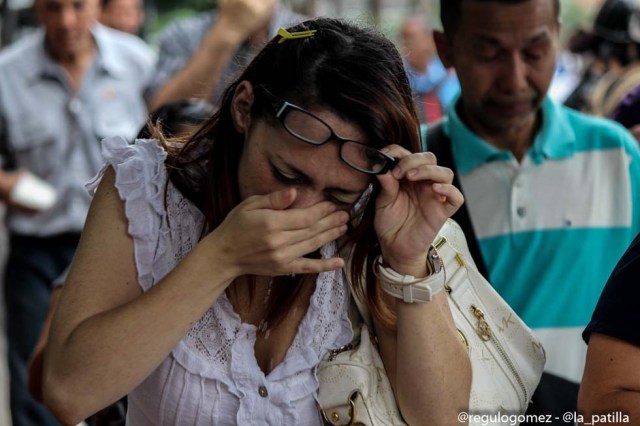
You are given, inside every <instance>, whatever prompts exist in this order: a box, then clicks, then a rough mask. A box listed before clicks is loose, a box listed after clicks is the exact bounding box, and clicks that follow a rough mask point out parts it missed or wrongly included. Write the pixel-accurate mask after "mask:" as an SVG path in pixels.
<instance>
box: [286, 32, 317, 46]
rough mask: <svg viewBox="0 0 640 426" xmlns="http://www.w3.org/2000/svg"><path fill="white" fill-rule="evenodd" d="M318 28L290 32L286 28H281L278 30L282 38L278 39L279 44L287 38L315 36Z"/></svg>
mask: <svg viewBox="0 0 640 426" xmlns="http://www.w3.org/2000/svg"><path fill="white" fill-rule="evenodd" d="M316 31H317V30H307V31H294V32H292V33H290V32H289V31H287V30H285V29H284V28H280V29H279V30H278V35H279V36H280V40H278V44H280V43H284V42H285V41H287V40H295V39H298V38H307V37H313V35H314V34H315V33H316Z"/></svg>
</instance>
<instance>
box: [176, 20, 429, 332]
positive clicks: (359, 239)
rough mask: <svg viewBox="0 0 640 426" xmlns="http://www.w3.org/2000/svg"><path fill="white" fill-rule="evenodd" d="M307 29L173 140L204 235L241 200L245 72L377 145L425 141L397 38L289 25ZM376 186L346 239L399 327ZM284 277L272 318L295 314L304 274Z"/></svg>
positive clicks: (265, 108) (359, 276)
mask: <svg viewBox="0 0 640 426" xmlns="http://www.w3.org/2000/svg"><path fill="white" fill-rule="evenodd" d="M306 30H316V33H315V34H314V35H313V36H312V37H308V38H304V39H294V40H284V41H282V40H281V37H280V36H276V37H275V38H274V39H272V40H271V41H270V42H269V43H268V44H267V45H266V46H265V47H264V48H263V49H262V50H261V51H260V53H258V55H257V56H256V57H255V58H254V59H253V61H252V62H251V63H250V64H249V65H248V66H247V67H246V69H244V71H243V72H242V73H241V74H240V75H239V76H238V77H237V78H236V79H235V81H234V82H233V83H232V84H231V85H230V86H229V87H228V88H227V89H226V90H225V92H224V94H223V97H222V99H221V103H220V107H219V109H218V110H217V112H216V113H215V114H214V115H213V116H212V117H211V118H210V119H208V120H207V121H206V122H205V123H204V124H203V126H202V127H201V128H200V129H199V130H198V131H196V132H195V133H194V134H193V135H191V137H189V138H188V140H186V141H185V142H184V144H181V145H180V147H179V148H176V145H175V144H170V145H169V146H168V152H169V156H168V160H167V167H168V168H169V176H170V179H171V181H172V183H173V184H174V185H175V186H176V187H177V188H178V189H179V190H180V191H181V192H182V193H183V194H184V195H185V196H186V197H187V198H189V199H190V200H191V201H192V202H193V203H194V204H195V205H197V206H198V207H199V208H200V209H201V210H202V212H203V213H204V216H205V218H206V223H205V228H204V229H203V231H202V235H203V236H204V235H206V234H207V233H209V232H211V231H212V230H213V229H215V228H216V227H217V226H219V225H220V224H221V223H222V221H223V220H224V219H225V217H226V216H227V214H228V213H229V212H230V211H231V210H232V209H233V208H234V207H235V206H236V205H237V204H238V203H240V201H241V200H240V195H239V187H238V185H239V184H238V164H239V161H240V156H241V155H242V150H243V144H244V135H243V134H240V133H238V132H237V131H236V129H235V127H234V125H233V121H232V117H231V103H232V99H233V97H234V94H235V91H236V88H237V86H238V84H239V83H240V82H242V81H245V80H246V81H249V82H250V83H251V84H252V85H253V86H254V87H257V86H262V87H264V88H266V89H268V91H269V92H271V93H272V94H274V95H276V96H278V97H279V98H281V99H285V100H287V101H289V102H292V103H295V104H297V105H300V106H302V107H305V108H312V107H318V108H324V109H327V110H330V111H332V112H334V113H335V114H337V115H338V116H340V117H341V118H343V119H344V120H346V121H349V122H352V123H354V124H356V125H358V126H359V127H360V128H361V129H362V130H363V131H364V133H365V135H366V140H367V141H368V143H369V144H370V145H371V146H373V147H376V148H382V147H384V146H386V145H389V144H398V145H401V146H403V147H405V148H407V149H408V150H410V151H411V152H417V151H419V150H420V135H419V120H418V117H417V114H416V109H415V106H414V103H413V99H412V96H411V89H410V87H409V82H408V80H407V77H406V74H405V71H404V68H403V63H402V59H401V57H400V55H399V53H398V51H397V50H396V48H395V46H394V45H393V43H391V42H390V41H389V40H388V39H387V38H386V37H385V36H384V35H382V34H381V33H380V32H378V31H377V30H375V29H373V28H366V27H361V26H358V25H355V24H352V23H349V22H346V21H343V20H339V19H331V18H318V19H312V20H309V21H305V22H303V23H301V24H299V25H296V26H294V27H291V28H289V29H288V31H289V32H295V31H306ZM281 41H282V42H281ZM261 92H262V91H255V92H254V93H255V97H254V102H253V105H252V108H251V116H252V120H256V121H257V120H260V119H263V120H266V121H267V122H270V123H274V124H275V123H277V121H276V118H275V115H274V112H273V111H272V109H271V108H270V106H269V103H268V99H265V97H264V95H261ZM373 182H375V179H373ZM376 183H377V182H376ZM378 192H379V188H378V186H377V185H375V184H374V189H373V193H372V196H371V200H372V201H371V202H369V203H368V204H367V205H366V207H365V208H364V211H363V212H362V219H361V220H360V221H359V224H358V225H356V226H353V227H352V228H350V230H349V231H348V234H347V236H348V243H347V244H348V246H349V247H351V248H353V250H352V258H351V277H350V278H351V280H350V281H351V283H352V286H353V288H354V290H355V291H357V292H358V293H359V294H361V295H366V298H367V301H368V305H369V307H370V309H371V311H372V314H373V315H374V317H375V318H376V319H377V320H379V321H380V322H381V323H382V324H383V325H384V326H387V327H393V325H394V323H395V318H394V316H393V314H392V312H391V310H390V309H389V308H388V306H386V305H385V303H384V301H383V299H382V295H381V292H380V290H379V289H378V286H377V285H376V283H375V276H374V274H373V269H372V267H373V260H374V258H375V256H376V255H378V254H379V253H380V247H379V243H378V240H377V238H376V235H375V232H374V229H373V219H374V209H375V203H374V202H373V201H374V200H375V197H376V195H377V194H378ZM276 280H280V281H287V284H288V285H274V286H273V290H272V292H271V297H270V300H269V303H268V305H267V314H266V317H265V321H266V322H267V323H268V324H270V325H271V326H273V324H277V323H278V322H279V321H281V320H282V319H283V318H284V317H285V316H286V315H287V313H288V311H289V308H290V307H291V305H292V303H293V302H294V300H295V298H296V295H297V294H299V291H300V289H301V284H302V279H300V278H298V279H296V280H293V281H291V279H290V278H289V277H277V278H276ZM228 294H229V297H230V298H232V301H233V298H234V297H236V295H234V293H233V291H230V292H229V293H228Z"/></svg>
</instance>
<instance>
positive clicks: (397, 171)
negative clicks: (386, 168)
mask: <svg viewBox="0 0 640 426" xmlns="http://www.w3.org/2000/svg"><path fill="white" fill-rule="evenodd" d="M391 174H393V177H394V178H396V179H400V176H402V171H401V170H400V167H394V169H393V171H392V172H391Z"/></svg>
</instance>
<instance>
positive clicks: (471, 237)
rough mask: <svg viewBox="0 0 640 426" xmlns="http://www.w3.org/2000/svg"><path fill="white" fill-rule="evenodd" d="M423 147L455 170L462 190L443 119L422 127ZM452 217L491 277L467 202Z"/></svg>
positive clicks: (485, 274) (478, 264)
mask: <svg viewBox="0 0 640 426" xmlns="http://www.w3.org/2000/svg"><path fill="white" fill-rule="evenodd" d="M421 130H422V132H421V134H422V149H423V150H425V151H430V152H432V153H433V154H434V155H435V156H436V158H437V159H438V164H439V165H440V166H444V167H448V168H449V169H451V170H452V171H453V185H454V186H455V187H456V188H458V189H459V190H460V192H462V185H460V180H459V179H458V169H457V168H456V164H455V162H454V160H453V150H452V149H451V139H450V138H449V137H448V136H447V135H446V134H445V133H444V126H443V125H442V121H439V122H438V123H435V124H432V125H430V126H428V128H427V129H426V132H425V128H424V126H423V127H422V129H421ZM451 219H453V220H455V221H456V222H457V223H458V224H459V225H460V227H461V228H462V231H463V232H464V235H465V237H466V239H467V245H468V246H469V251H470V252H471V257H472V258H473V261H474V262H475V264H476V267H477V268H478V272H480V274H482V276H483V277H485V278H486V279H487V280H488V279H489V272H488V269H487V265H486V263H485V262H484V258H483V257H482V252H481V251H480V243H478V239H477V237H476V233H475V231H474V229H473V224H472V223H471V216H470V214H469V209H468V208H467V204H466V203H463V204H462V206H461V207H460V208H459V209H458V211H457V212H455V213H454V215H453V216H451Z"/></svg>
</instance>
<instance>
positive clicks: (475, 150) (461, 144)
mask: <svg viewBox="0 0 640 426" xmlns="http://www.w3.org/2000/svg"><path fill="white" fill-rule="evenodd" d="M459 97H460V96H459V95H458V97H456V99H455V100H454V101H453V102H452V103H451V106H452V107H451V108H449V111H448V113H447V120H446V121H445V122H444V131H445V133H446V134H447V136H449V138H450V139H451V141H452V150H453V156H454V158H455V161H456V167H457V169H458V172H459V173H461V174H467V173H469V172H471V171H472V170H474V169H475V168H477V167H479V166H481V165H482V164H485V163H489V162H492V161H506V160H510V159H513V155H512V154H511V152H510V151H506V150H500V149H498V148H496V147H494V146H493V145H491V144H489V143H487V142H486V141H485V140H484V139H482V138H480V137H479V136H477V135H476V134H475V133H473V131H471V129H469V128H468V127H467V125H466V124H465V123H464V122H463V121H462V120H461V119H460V116H459V115H458V113H457V111H456V109H455V107H454V105H457V104H458V101H459ZM541 111H542V128H541V129H540V130H539V131H538V134H537V135H536V137H535V139H534V143H533V146H532V147H531V148H530V149H529V151H528V153H527V155H529V157H530V158H531V161H532V162H533V163H534V164H540V163H542V162H543V161H544V159H560V158H565V157H570V156H572V155H573V154H574V153H575V150H576V140H575V139H576V137H575V132H574V131H573V129H572V127H571V125H570V123H569V120H568V117H567V112H566V111H564V110H563V109H562V108H561V107H560V106H559V105H558V104H556V103H554V102H553V101H552V100H551V99H550V98H548V97H547V98H546V99H545V100H544V101H543V104H542V108H541Z"/></svg>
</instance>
